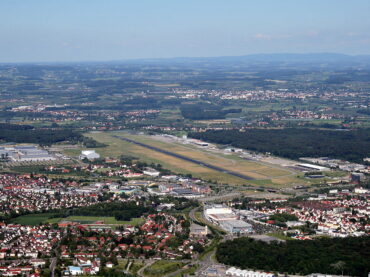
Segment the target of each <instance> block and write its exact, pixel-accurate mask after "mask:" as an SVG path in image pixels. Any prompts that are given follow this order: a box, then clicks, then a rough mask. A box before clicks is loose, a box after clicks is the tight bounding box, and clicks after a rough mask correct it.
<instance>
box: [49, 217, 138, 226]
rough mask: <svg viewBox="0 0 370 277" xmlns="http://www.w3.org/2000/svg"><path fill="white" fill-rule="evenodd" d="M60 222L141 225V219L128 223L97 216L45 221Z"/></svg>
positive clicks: (58, 218)
mask: <svg viewBox="0 0 370 277" xmlns="http://www.w3.org/2000/svg"><path fill="white" fill-rule="evenodd" d="M60 221H72V222H80V223H85V224H91V223H94V222H97V221H102V222H103V223H104V224H117V225H140V224H142V223H143V221H144V219H142V218H133V219H131V220H130V221H120V220H116V219H115V218H114V217H99V216H69V217H66V218H61V217H56V218H52V219H49V220H47V222H49V223H58V222H60Z"/></svg>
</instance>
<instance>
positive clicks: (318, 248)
mask: <svg viewBox="0 0 370 277" xmlns="http://www.w3.org/2000/svg"><path fill="white" fill-rule="evenodd" d="M369 249H370V237H368V236H365V237H357V238H355V237H349V238H332V239H330V238H322V239H316V240H307V241H298V240H288V241H286V242H270V243H267V242H264V241H258V240H254V239H251V238H246V237H244V238H238V239H234V240H232V241H226V242H223V243H221V244H220V245H219V246H218V248H217V252H216V256H217V260H218V261H220V262H222V263H224V264H227V265H232V266H236V267H239V268H243V269H259V270H266V271H272V272H274V271H277V272H280V273H289V274H300V275H306V274H311V273H315V272H318V273H323V274H336V275H350V276H367V274H368V271H369V268H370V251H369Z"/></svg>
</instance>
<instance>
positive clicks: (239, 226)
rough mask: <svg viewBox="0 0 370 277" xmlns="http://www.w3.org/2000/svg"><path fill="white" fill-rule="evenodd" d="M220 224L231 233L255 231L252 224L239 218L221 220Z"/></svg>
mask: <svg viewBox="0 0 370 277" xmlns="http://www.w3.org/2000/svg"><path fill="white" fill-rule="evenodd" d="M220 226H221V227H222V229H224V230H225V231H227V232H229V233H231V234H247V233H252V232H253V227H252V225H251V224H249V223H247V222H245V221H243V220H239V219H234V220H226V221H222V222H220Z"/></svg>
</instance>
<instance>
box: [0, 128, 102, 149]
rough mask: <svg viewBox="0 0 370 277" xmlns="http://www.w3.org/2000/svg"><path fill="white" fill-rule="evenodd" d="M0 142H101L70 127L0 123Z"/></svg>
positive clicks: (95, 144)
mask: <svg viewBox="0 0 370 277" xmlns="http://www.w3.org/2000/svg"><path fill="white" fill-rule="evenodd" d="M0 130H1V132H0V142H1V141H4V142H15V143H37V144H40V145H51V144H54V143H58V142H63V141H66V142H69V143H71V144H76V143H79V142H80V143H83V144H84V145H85V146H86V147H101V146H103V144H101V143H98V142H96V141H95V140H93V139H91V138H87V137H84V136H83V135H82V134H81V133H79V132H76V131H74V130H71V129H38V128H34V127H33V126H30V125H17V124H8V123H0Z"/></svg>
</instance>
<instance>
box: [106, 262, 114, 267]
mask: <svg viewBox="0 0 370 277" xmlns="http://www.w3.org/2000/svg"><path fill="white" fill-rule="evenodd" d="M105 266H106V267H108V268H112V267H113V263H112V262H107V263H106V264H105Z"/></svg>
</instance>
